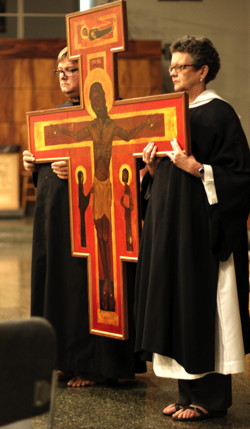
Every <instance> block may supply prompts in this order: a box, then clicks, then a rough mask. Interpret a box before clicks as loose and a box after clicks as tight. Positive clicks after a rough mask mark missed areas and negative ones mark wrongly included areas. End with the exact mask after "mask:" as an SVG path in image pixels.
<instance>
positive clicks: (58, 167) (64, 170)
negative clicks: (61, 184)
mask: <svg viewBox="0 0 250 429" xmlns="http://www.w3.org/2000/svg"><path fill="white" fill-rule="evenodd" d="M51 168H52V170H53V172H54V173H55V174H56V175H57V176H58V177H59V179H68V176H69V167H68V162H67V161H55V162H52V164H51Z"/></svg>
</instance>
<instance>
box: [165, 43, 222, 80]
mask: <svg viewBox="0 0 250 429" xmlns="http://www.w3.org/2000/svg"><path fill="white" fill-rule="evenodd" d="M169 50H170V53H171V54H173V53H174V52H187V53H188V54H190V55H191V57H192V58H193V64H194V67H195V68H196V69H197V70H198V69H200V68H201V67H202V66H204V65H207V66H208V67H209V71H208V74H207V76H206V78H205V82H206V83H208V82H210V81H211V80H213V79H214V78H215V77H216V75H217V73H218V71H219V70H220V57H219V54H218V52H217V50H216V49H215V47H214V45H213V43H212V42H211V40H209V39H208V38H207V37H204V36H183V37H180V38H179V39H177V40H175V41H174V42H173V43H172V44H171V45H170V48H169Z"/></svg>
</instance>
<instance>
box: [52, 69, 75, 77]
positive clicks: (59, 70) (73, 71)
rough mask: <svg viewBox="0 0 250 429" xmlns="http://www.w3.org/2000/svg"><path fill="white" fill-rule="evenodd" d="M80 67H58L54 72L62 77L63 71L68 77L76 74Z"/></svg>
mask: <svg viewBox="0 0 250 429" xmlns="http://www.w3.org/2000/svg"><path fill="white" fill-rule="evenodd" d="M78 70H79V69H56V70H53V73H54V75H55V76H56V77H60V74H61V73H63V75H64V76H66V77H70V76H72V75H73V74H75V72H77V71H78Z"/></svg>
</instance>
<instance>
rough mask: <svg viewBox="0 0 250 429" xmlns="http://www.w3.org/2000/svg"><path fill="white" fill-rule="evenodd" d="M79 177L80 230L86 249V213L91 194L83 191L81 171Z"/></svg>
mask: <svg viewBox="0 0 250 429" xmlns="http://www.w3.org/2000/svg"><path fill="white" fill-rule="evenodd" d="M77 177H78V207H79V210H80V228H81V230H80V231H81V246H82V247H86V225H85V212H86V209H87V207H88V205H89V198H90V193H91V189H90V191H89V193H88V194H87V195H85V194H84V189H83V186H84V185H83V179H84V178H83V172H82V171H81V170H80V171H78V174H77Z"/></svg>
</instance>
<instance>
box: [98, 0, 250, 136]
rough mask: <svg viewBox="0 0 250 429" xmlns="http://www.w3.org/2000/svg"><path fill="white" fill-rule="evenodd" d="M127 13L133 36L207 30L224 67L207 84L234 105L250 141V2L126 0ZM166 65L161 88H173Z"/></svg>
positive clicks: (164, 37)
mask: <svg viewBox="0 0 250 429" xmlns="http://www.w3.org/2000/svg"><path fill="white" fill-rule="evenodd" d="M104 3H105V1H104ZM127 14H128V29H129V38H130V39H134V40H140V39H160V40H161V41H162V44H163V45H164V44H165V43H171V42H172V41H173V40H174V39H175V38H177V37H179V36H182V35H184V34H203V35H204V36H206V37H208V38H210V39H211V40H212V42H213V43H214V45H215V47H216V48H217V50H218V52H219V53H220V56H221V63H222V66H221V70H220V72H219V74H218V77H217V78H216V80H215V81H214V82H211V83H210V84H209V87H210V88H213V89H215V90H217V92H219V94H220V95H221V96H222V97H224V98H225V99H226V100H228V101H229V102H230V103H231V104H232V105H233V106H234V108H235V110H236V111H237V113H238V114H239V115H240V117H241V121H242V125H243V128H244V130H245V132H246V134H247V137H248V141H249V143H250V120H249V118H250V85H249V79H250V16H249V15H250V0H203V1H201V2H195V1H193V2H192V1H191V2H187V1H185V2H184V1H178V2H168V1H159V0H127ZM167 65H168V62H167V61H165V60H164V58H163V67H164V75H165V82H166V84H165V88H163V90H164V89H167V90H171V84H170V83H169V80H168V77H167V72H166V69H167ZM139 72H141V73H143V70H142V71H139V70H138V73H139Z"/></svg>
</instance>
